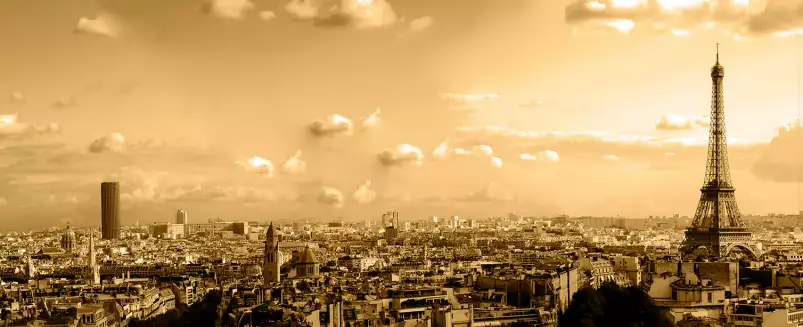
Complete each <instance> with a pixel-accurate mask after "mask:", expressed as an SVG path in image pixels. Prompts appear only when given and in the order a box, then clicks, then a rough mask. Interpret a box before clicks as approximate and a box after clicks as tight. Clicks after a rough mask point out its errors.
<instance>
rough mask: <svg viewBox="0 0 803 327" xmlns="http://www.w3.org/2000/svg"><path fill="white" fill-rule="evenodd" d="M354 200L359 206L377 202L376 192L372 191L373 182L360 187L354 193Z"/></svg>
mask: <svg viewBox="0 0 803 327" xmlns="http://www.w3.org/2000/svg"><path fill="white" fill-rule="evenodd" d="M352 198H353V199H354V201H357V203H359V204H368V203H371V202H374V200H376V191H374V190H373V189H371V181H370V180H367V181H365V183H363V184H362V185H360V187H359V188H357V190H356V191H354V194H352Z"/></svg>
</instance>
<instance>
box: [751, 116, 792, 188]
mask: <svg viewBox="0 0 803 327" xmlns="http://www.w3.org/2000/svg"><path fill="white" fill-rule="evenodd" d="M752 171H753V173H754V174H755V175H756V176H758V177H761V178H763V179H766V180H770V181H775V182H797V183H800V182H803V124H801V121H800V120H797V121H795V122H793V123H790V124H788V125H785V126H783V127H781V128H780V129H779V130H778V134H777V135H776V136H775V137H774V138H773V139H772V141H770V143H769V145H768V146H767V147H766V149H764V152H763V153H762V155H761V156H760V157H759V158H758V160H757V161H756V163H755V165H754V166H753V169H752Z"/></svg>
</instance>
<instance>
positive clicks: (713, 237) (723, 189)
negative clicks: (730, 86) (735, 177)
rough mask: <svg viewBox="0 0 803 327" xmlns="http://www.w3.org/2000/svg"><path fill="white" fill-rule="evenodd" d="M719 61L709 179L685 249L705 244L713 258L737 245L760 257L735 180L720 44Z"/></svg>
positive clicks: (714, 76) (713, 95)
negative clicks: (731, 161) (743, 218)
mask: <svg viewBox="0 0 803 327" xmlns="http://www.w3.org/2000/svg"><path fill="white" fill-rule="evenodd" d="M716 60H717V61H716V63H715V64H714V67H711V82H712V83H711V84H712V85H711V126H710V131H709V135H708V157H707V159H706V167H705V178H704V180H703V187H702V188H700V193H701V194H700V201H699V203H698V205H697V211H696V212H695V213H694V220H693V221H692V223H691V226H689V228H688V230H687V231H686V239H685V240H684V241H683V244H682V246H681V252H683V253H684V254H689V253H691V252H692V251H694V250H696V249H697V248H700V247H705V248H706V250H707V251H708V256H709V257H710V258H721V257H725V256H727V255H728V253H729V252H731V251H732V250H733V249H734V248H739V249H740V250H744V252H746V253H747V254H749V255H751V256H753V257H755V258H757V257H758V251H757V248H756V247H755V245H754V244H753V241H752V234H751V233H750V232H749V231H747V230H746V229H745V224H744V221H742V214H741V213H740V212H739V206H738V205H737V204H736V196H735V189H734V188H733V184H732V183H731V176H730V167H729V165H728V142H727V138H726V133H725V100H724V92H723V83H722V81H723V80H724V78H725V68H724V67H722V65H721V64H720V63H719V44H717V57H716Z"/></svg>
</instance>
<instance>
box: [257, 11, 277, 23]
mask: <svg viewBox="0 0 803 327" xmlns="http://www.w3.org/2000/svg"><path fill="white" fill-rule="evenodd" d="M274 18H276V13H274V12H272V11H270V10H264V11H260V12H259V19H262V20H264V21H271V20H273V19H274Z"/></svg>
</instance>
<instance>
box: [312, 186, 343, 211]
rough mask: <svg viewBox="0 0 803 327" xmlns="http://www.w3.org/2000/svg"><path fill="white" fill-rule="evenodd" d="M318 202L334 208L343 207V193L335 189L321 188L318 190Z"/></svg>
mask: <svg viewBox="0 0 803 327" xmlns="http://www.w3.org/2000/svg"><path fill="white" fill-rule="evenodd" d="M318 202H320V203H323V204H328V205H332V206H334V207H336V208H340V207H343V202H344V198H343V193H341V192H340V191H338V190H337V189H335V188H332V187H328V186H323V187H321V188H320V190H318Z"/></svg>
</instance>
